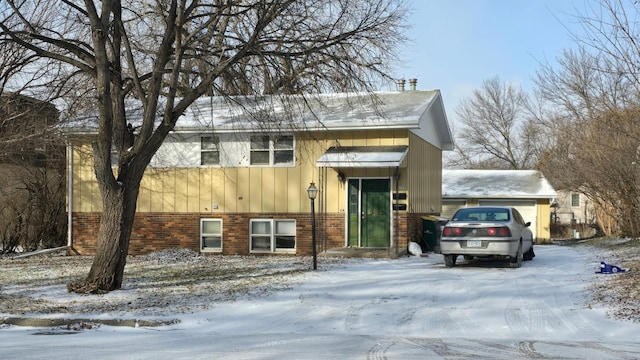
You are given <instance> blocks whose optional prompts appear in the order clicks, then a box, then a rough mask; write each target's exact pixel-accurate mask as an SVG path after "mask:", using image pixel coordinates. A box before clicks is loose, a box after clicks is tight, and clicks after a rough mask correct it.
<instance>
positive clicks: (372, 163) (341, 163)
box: [316, 146, 409, 168]
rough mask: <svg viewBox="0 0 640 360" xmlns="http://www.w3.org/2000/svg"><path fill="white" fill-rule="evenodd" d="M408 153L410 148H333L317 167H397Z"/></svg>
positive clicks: (319, 159)
mask: <svg viewBox="0 0 640 360" xmlns="http://www.w3.org/2000/svg"><path fill="white" fill-rule="evenodd" d="M408 151H409V147H408V146H342V147H335V146H332V147H330V148H329V149H328V150H327V151H326V152H325V153H324V154H323V155H322V156H320V158H318V160H317V161H316V165H317V166H319V167H333V168H353V167H367V168H379V167H397V166H400V165H401V164H402V161H403V160H404V158H405V157H406V156H407V152H408Z"/></svg>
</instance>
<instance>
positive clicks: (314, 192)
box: [307, 182, 318, 270]
mask: <svg viewBox="0 0 640 360" xmlns="http://www.w3.org/2000/svg"><path fill="white" fill-rule="evenodd" d="M307 194H309V199H310V200H311V246H312V247H313V270H317V269H318V260H317V257H316V211H315V207H316V206H315V200H316V196H317V195H318V188H317V187H316V184H314V183H313V182H311V185H309V187H308V188H307Z"/></svg>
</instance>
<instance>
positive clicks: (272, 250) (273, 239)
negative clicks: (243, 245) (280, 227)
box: [249, 218, 298, 254]
mask: <svg viewBox="0 0 640 360" xmlns="http://www.w3.org/2000/svg"><path fill="white" fill-rule="evenodd" d="M278 221H289V222H293V224H294V229H297V222H296V220H295V219H268V218H256V219H249V252H250V253H262V254H271V253H287V254H291V253H295V252H296V249H297V247H298V234H297V231H296V232H294V233H293V234H286V235H293V236H294V238H295V246H294V247H293V249H277V248H276V233H275V231H276V222H278ZM254 222H268V223H270V225H271V227H270V228H271V233H270V234H269V237H270V248H269V250H253V249H252V247H253V233H252V232H251V231H252V229H253V223H254Z"/></svg>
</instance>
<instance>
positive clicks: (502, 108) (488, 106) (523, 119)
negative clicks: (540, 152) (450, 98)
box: [449, 77, 540, 169]
mask: <svg viewBox="0 0 640 360" xmlns="http://www.w3.org/2000/svg"><path fill="white" fill-rule="evenodd" d="M456 114H457V115H458V119H459V121H460V125H461V127H460V131H459V132H458V140H457V146H456V155H455V157H454V158H453V159H450V160H449V166H454V167H464V168H494V169H495V168H497V169H528V168H531V167H533V165H534V164H535V160H536V150H537V147H536V143H537V141H538V137H539V136H538V135H539V131H540V130H539V127H538V126H537V123H536V122H535V121H534V119H535V117H534V116H533V114H532V113H531V104H530V101H529V97H528V95H527V94H526V93H525V92H524V91H523V90H521V89H520V88H518V87H516V86H515V85H512V84H508V83H503V82H502V81H501V80H500V79H499V78H498V77H494V78H491V79H488V80H485V81H483V83H482V86H481V87H480V88H479V89H476V90H474V91H473V95H472V96H471V97H469V98H466V99H463V100H462V102H461V104H460V105H459V107H458V108H457V109H456Z"/></svg>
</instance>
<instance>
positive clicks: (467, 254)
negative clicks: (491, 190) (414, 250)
mask: <svg viewBox="0 0 640 360" xmlns="http://www.w3.org/2000/svg"><path fill="white" fill-rule="evenodd" d="M529 226H531V222H524V220H523V219H522V216H521V215H520V213H519V212H518V210H516V209H514V208H512V207H503V206H475V207H467V208H461V209H458V211H456V213H455V214H454V215H453V218H452V219H451V220H450V221H449V222H448V223H447V224H446V225H445V227H444V228H443V229H442V238H441V239H440V249H441V252H442V255H444V263H445V265H446V266H448V267H452V266H455V264H456V259H457V258H458V255H463V256H464V258H465V259H466V260H471V259H473V258H474V257H496V258H504V259H507V260H508V261H509V263H508V264H509V267H512V268H519V267H520V266H522V261H523V260H531V259H533V257H534V256H535V254H534V252H533V235H532V234H531V230H530V229H529Z"/></svg>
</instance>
